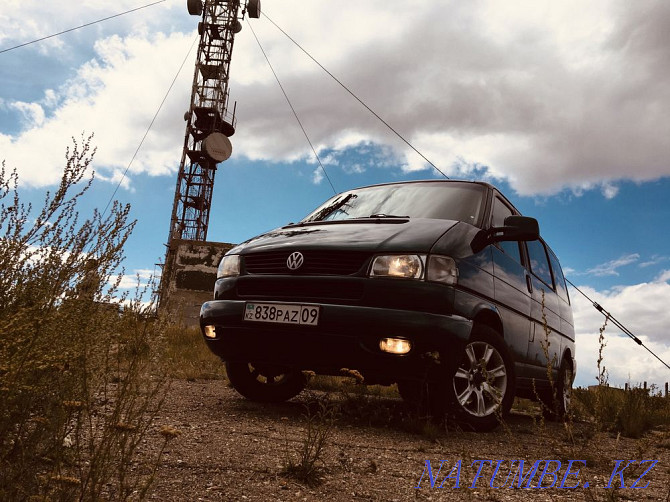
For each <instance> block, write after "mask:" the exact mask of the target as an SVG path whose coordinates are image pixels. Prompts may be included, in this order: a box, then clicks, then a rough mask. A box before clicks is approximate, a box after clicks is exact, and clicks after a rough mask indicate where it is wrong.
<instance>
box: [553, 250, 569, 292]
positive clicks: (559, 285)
mask: <svg viewBox="0 0 670 502" xmlns="http://www.w3.org/2000/svg"><path fill="white" fill-rule="evenodd" d="M549 261H550V262H551V269H552V271H553V272H554V282H555V283H556V292H557V293H558V296H560V297H561V298H563V299H564V300H565V301H566V302H567V303H568V305H570V297H569V296H568V287H567V286H566V284H565V276H564V275H563V269H561V264H560V263H559V262H558V258H556V255H555V254H554V252H553V251H552V250H551V249H549Z"/></svg>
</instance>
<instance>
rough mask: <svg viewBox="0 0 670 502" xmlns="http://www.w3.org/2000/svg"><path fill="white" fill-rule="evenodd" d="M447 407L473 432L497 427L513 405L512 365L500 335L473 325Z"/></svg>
mask: <svg viewBox="0 0 670 502" xmlns="http://www.w3.org/2000/svg"><path fill="white" fill-rule="evenodd" d="M448 388H449V391H450V393H451V394H450V396H449V398H450V399H449V401H450V407H451V408H452V409H453V411H454V412H455V414H456V416H457V418H458V419H459V420H461V421H463V422H465V423H466V424H467V425H469V426H470V427H471V428H472V429H474V430H476V431H482V432H483V431H490V430H492V429H494V428H495V427H497V426H498V424H500V422H501V420H502V419H503V418H504V417H505V416H506V415H507V414H508V413H509V410H510V409H511V408H512V403H513V402H514V388H515V376H514V364H513V360H512V356H511V355H510V353H509V351H508V350H507V346H506V345H505V341H504V340H503V338H502V336H501V335H500V334H498V332H496V331H495V330H493V329H492V328H489V327H488V326H475V327H474V328H473V330H472V334H471V335H470V340H469V341H468V343H467V344H466V346H465V350H464V352H463V356H462V358H461V360H460V362H458V363H457V365H456V371H455V372H454V373H453V377H452V379H451V382H450V383H449V385H448Z"/></svg>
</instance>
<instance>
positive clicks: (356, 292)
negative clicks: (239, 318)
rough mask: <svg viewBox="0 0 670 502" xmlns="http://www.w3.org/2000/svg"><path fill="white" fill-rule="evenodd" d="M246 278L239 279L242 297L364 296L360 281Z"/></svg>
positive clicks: (239, 294) (279, 298)
mask: <svg viewBox="0 0 670 502" xmlns="http://www.w3.org/2000/svg"><path fill="white" fill-rule="evenodd" d="M244 279H245V278H243V277H240V279H239V280H238V281H237V294H238V296H239V297H240V298H269V299H273V300H283V299H288V300H307V299H312V300H318V299H323V298H328V299H339V300H359V299H361V298H362V297H363V284H362V283H361V282H360V281H354V282H352V281H342V280H328V279H320V280H318V281H315V280H298V278H296V279H294V280H290V279H288V280H282V279H270V278H267V279H266V278H263V279H261V278H260V277H259V278H251V277H248V278H246V280H244Z"/></svg>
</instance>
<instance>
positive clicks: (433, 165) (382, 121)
mask: <svg viewBox="0 0 670 502" xmlns="http://www.w3.org/2000/svg"><path fill="white" fill-rule="evenodd" d="M263 17H264V18H265V19H267V20H268V21H270V22H271V23H272V24H273V25H275V27H276V28H277V29H278V30H279V31H281V32H282V33H283V34H284V35H285V36H286V38H288V39H289V40H290V41H291V42H293V43H294V44H295V45H296V47H298V48H299V49H300V50H301V51H302V52H304V53H305V54H306V55H307V57H309V58H310V59H311V60H312V61H314V62H315V63H316V64H317V65H318V66H319V67H320V68H321V69H322V70H323V71H325V72H326V73H327V74H328V75H329V76H330V77H331V78H332V79H333V80H335V82H337V83H338V84H340V86H341V87H342V88H343V89H344V90H345V91H347V92H348V93H349V94H351V96H353V98H354V99H355V100H356V101H358V102H359V103H360V104H361V105H363V106H364V107H365V109H366V110H368V111H369V112H370V113H371V114H372V115H374V116H375V117H376V118H377V119H378V120H379V121H380V122H381V123H382V124H384V125H385V126H386V127H387V128H388V129H389V130H391V132H393V134H395V135H396V136H398V137H399V138H400V139H401V140H402V141H403V142H404V143H405V144H406V145H407V146H409V147H410V148H411V149H412V150H414V151H415V152H416V153H418V154H419V155H420V156H421V158H422V159H423V160H425V161H426V162H428V164H430V166H431V167H432V168H433V169H435V170H436V171H437V172H438V173H440V174H441V175H442V176H444V177H445V178H446V179H449V176H447V175H446V174H444V173H443V172H442V171H441V170H440V169H438V167H437V166H436V165H435V164H433V163H432V162H431V161H430V160H428V159H427V158H426V156H425V155H424V154H423V153H421V152H420V151H419V150H417V149H416V147H415V146H414V145H413V144H412V143H410V142H409V141H408V140H406V139H405V137H404V136H403V135H402V134H400V133H399V132H398V131H396V130H395V129H394V128H393V127H392V126H391V124H389V123H388V122H387V121H386V120H384V119H383V118H382V117H381V116H379V114H378V113H377V112H375V111H374V110H373V109H372V108H370V107H369V106H368V105H367V104H366V103H365V102H364V101H363V100H362V99H361V98H359V97H358V96H357V95H356V94H355V93H354V92H353V91H352V90H351V89H349V87H347V86H346V85H344V84H343V83H342V81H341V80H340V79H338V78H337V77H336V76H335V75H333V74H332V73H331V72H330V71H328V70H327V69H326V68H325V67H324V66H323V65H322V64H321V63H319V61H317V60H316V58H315V57H314V56H312V55H311V54H310V53H309V52H307V50H306V49H305V48H303V46H302V45H300V44H299V43H298V42H296V41H295V40H294V39H293V37H291V36H290V35H289V34H288V33H286V32H285V31H284V30H283V29H282V28H281V27H280V26H279V25H278V24H277V23H275V22H274V21H273V20H272V19H271V18H270V17H269V16H268V15H267V13H265V12H264V13H263Z"/></svg>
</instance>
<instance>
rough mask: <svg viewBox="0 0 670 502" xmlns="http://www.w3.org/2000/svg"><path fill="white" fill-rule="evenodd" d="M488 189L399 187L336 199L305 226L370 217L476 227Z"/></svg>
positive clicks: (465, 185) (311, 216)
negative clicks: (435, 220)
mask: <svg viewBox="0 0 670 502" xmlns="http://www.w3.org/2000/svg"><path fill="white" fill-rule="evenodd" d="M484 194H485V188H484V187H483V186H482V185H477V184H474V183H459V182H424V183H421V182H419V183H398V184H391V185H380V186H373V187H367V188H359V189H356V190H350V191H348V192H343V193H341V194H338V195H336V196H335V197H333V198H332V199H330V200H328V201H327V202H326V203H325V204H323V205H322V206H321V207H319V208H317V209H316V210H315V211H313V212H312V213H310V214H309V215H308V216H307V217H305V218H304V219H303V220H302V223H306V222H311V221H334V220H350V219H356V218H369V217H377V218H379V217H386V218H393V217H404V218H435V219H443V220H455V221H463V222H466V223H470V224H471V225H477V224H478V222H479V216H480V213H481V211H482V208H483V207H484V204H483V202H484Z"/></svg>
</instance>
